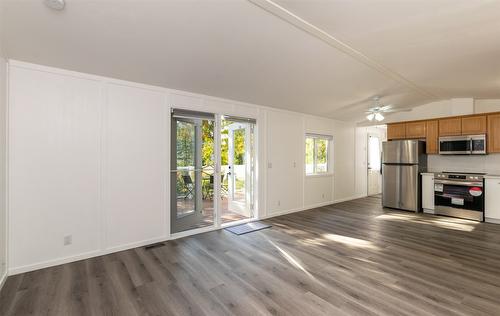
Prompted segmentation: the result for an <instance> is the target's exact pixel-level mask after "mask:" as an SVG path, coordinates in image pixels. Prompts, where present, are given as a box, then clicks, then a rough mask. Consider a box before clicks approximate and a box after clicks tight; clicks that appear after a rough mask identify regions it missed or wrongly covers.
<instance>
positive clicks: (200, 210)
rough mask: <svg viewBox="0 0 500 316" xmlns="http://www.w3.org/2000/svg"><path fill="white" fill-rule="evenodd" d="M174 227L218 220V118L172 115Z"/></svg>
mask: <svg viewBox="0 0 500 316" xmlns="http://www.w3.org/2000/svg"><path fill="white" fill-rule="evenodd" d="M171 124H172V125H171V128H172V133H171V135H172V139H171V153H172V157H171V231H172V233H177V232H181V231H185V230H189V229H194V228H200V227H205V226H210V225H213V224H214V218H215V217H214V216H215V210H214V198H213V197H214V181H213V174H214V128H215V122H214V119H210V118H206V117H205V116H203V117H196V116H179V117H177V116H175V115H173V116H172V123H171Z"/></svg>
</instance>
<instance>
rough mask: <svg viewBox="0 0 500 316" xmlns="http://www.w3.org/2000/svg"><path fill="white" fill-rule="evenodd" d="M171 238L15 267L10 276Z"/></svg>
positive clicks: (154, 239) (150, 240) (161, 239)
mask: <svg viewBox="0 0 500 316" xmlns="http://www.w3.org/2000/svg"><path fill="white" fill-rule="evenodd" d="M168 239H169V238H165V237H161V238H153V239H149V240H143V241H139V242H135V243H129V244H125V245H121V246H117V247H112V248H108V249H104V250H95V251H89V252H85V253H81V254H78V255H74V256H68V257H63V258H57V259H52V260H47V261H42V262H37V263H33V264H28V265H24V266H20V267H13V268H9V271H8V275H16V274H20V273H25V272H30V271H34V270H39V269H44V268H49V267H54V266H58V265H61V264H66V263H71V262H75V261H80V260H84V259H89V258H93V257H99V256H104V255H107V254H110V253H115V252H120V251H124V250H128V249H132V248H137V247H142V246H146V245H151V244H155V243H158V242H162V241H166V240H168Z"/></svg>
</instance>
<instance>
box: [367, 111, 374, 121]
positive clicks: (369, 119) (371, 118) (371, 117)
mask: <svg viewBox="0 0 500 316" xmlns="http://www.w3.org/2000/svg"><path fill="white" fill-rule="evenodd" d="M366 118H367V119H368V121H373V119H374V118H375V114H374V113H370V114H368V115H367V116H366Z"/></svg>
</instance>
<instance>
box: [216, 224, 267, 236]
mask: <svg viewBox="0 0 500 316" xmlns="http://www.w3.org/2000/svg"><path fill="white" fill-rule="evenodd" d="M269 227H271V225H268V224H264V223H261V222H251V223H246V224H242V225H236V226H232V227H227V228H224V229H225V230H227V231H230V232H231V233H233V234H236V235H243V234H248V233H251V232H255V231H258V230H261V229H265V228H269Z"/></svg>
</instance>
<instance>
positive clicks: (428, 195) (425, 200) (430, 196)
mask: <svg viewBox="0 0 500 316" xmlns="http://www.w3.org/2000/svg"><path fill="white" fill-rule="evenodd" d="M422 208H423V209H424V210H434V175H433V174H424V175H422Z"/></svg>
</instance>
